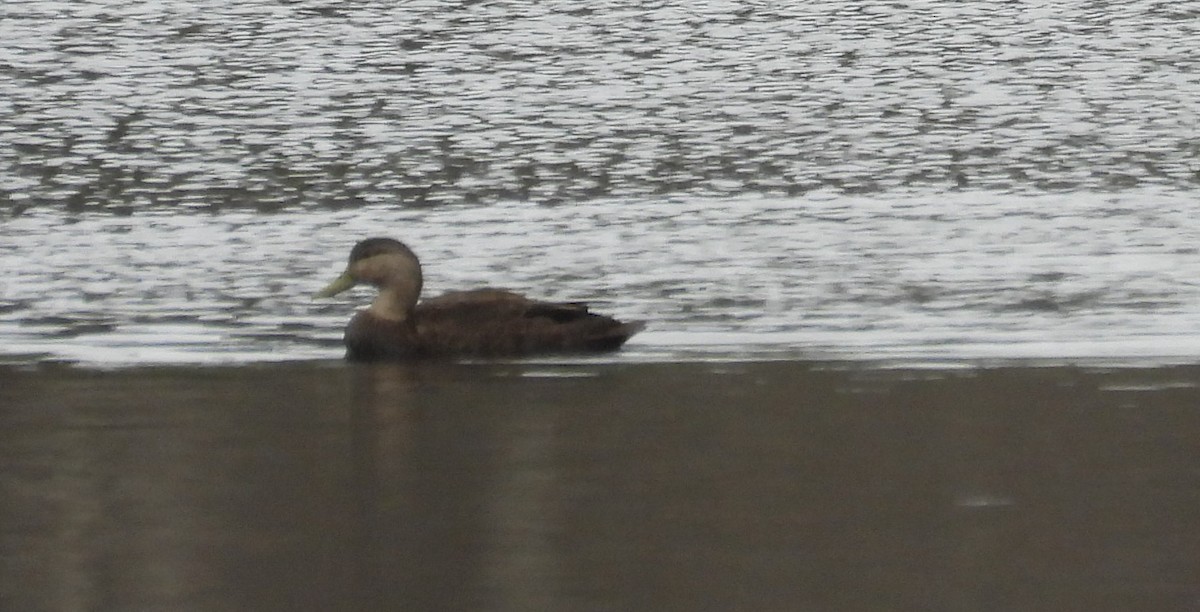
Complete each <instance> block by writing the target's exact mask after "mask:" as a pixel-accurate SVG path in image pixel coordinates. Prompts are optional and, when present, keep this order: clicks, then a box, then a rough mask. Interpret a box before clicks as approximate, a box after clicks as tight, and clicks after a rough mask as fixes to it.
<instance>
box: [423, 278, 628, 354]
mask: <svg viewBox="0 0 1200 612" xmlns="http://www.w3.org/2000/svg"><path fill="white" fill-rule="evenodd" d="M414 318H415V320H416V322H417V325H416V335H417V344H418V345H419V346H420V347H421V351H422V352H423V353H424V354H429V355H480V356H496V355H529V354H536V353H556V352H594V351H610V350H616V349H617V348H620V346H621V345H622V344H624V343H625V341H626V340H628V339H629V337H630V336H632V335H633V334H635V333H637V332H638V330H640V329H642V327H643V324H642V323H622V322H620V321H617V320H616V319H613V318H611V317H606V316H604V315H599V314H595V313H592V312H589V311H588V308H587V305H586V304H582V303H577V302H545V301H540V300H531V299H529V298H526V297H524V296H521V295H519V294H516V293H513V292H511V291H504V290H500V289H478V290H474V291H456V292H453V293H447V294H445V295H441V296H438V297H436V298H432V299H429V300H425V301H424V302H421V303H420V304H418V305H417V308H416V316H415V317H414Z"/></svg>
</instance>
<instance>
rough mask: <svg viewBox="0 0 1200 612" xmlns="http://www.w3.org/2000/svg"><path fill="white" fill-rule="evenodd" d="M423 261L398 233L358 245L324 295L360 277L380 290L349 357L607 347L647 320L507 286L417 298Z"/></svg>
mask: <svg viewBox="0 0 1200 612" xmlns="http://www.w3.org/2000/svg"><path fill="white" fill-rule="evenodd" d="M421 282H422V277H421V263H420V261H419V260H418V259H417V256H416V255H415V254H414V253H413V252H412V250H410V249H409V248H408V247H407V246H405V245H404V244H403V243H402V242H400V241H398V240H392V239H391V238H368V239H366V240H363V241H361V242H359V243H358V244H356V245H354V249H352V250H351V251H350V264H349V265H348V266H347V267H346V271H345V272H344V273H343V274H342V275H341V276H340V277H338V279H337V280H335V281H333V283H331V284H330V285H329V286H328V287H326V288H324V289H322V290H321V291H320V292H319V293H318V294H317V297H330V296H333V295H336V294H338V293H341V292H343V291H345V290H347V289H349V288H351V287H353V286H355V285H357V284H359V283H367V284H370V285H373V286H375V287H376V288H377V289H378V290H379V294H378V295H377V296H376V297H375V301H373V302H371V305H370V306H368V307H367V308H366V309H365V310H360V311H358V312H357V313H356V314H355V315H354V317H353V318H351V319H350V323H348V324H347V325H346V336H345V340H346V358H347V359H350V360H353V361H382V360H396V359H413V358H422V357H439V356H447V357H448V356H484V357H487V356H493V357H494V356H506V355H507V356H513V355H532V354H543V353H570V352H600V351H612V350H616V349H618V348H620V347H621V345H622V344H624V343H625V341H626V340H628V339H629V337H630V336H632V335H633V334H635V333H637V332H638V331H639V330H641V329H642V327H644V324H643V323H641V322H633V323H622V322H620V321H618V320H616V319H613V318H612V317H607V316H604V315H600V314H596V313H593V312H589V311H588V308H587V305H586V304H583V303H579V302H543V301H539V300H531V299H529V298H526V297H524V296H522V295H519V294H516V293H513V292H511V291H504V290H501V289H490V288H489V289H476V290H473V291H454V292H450V293H446V294H444V295H440V296H438V297H435V298H430V299H427V300H424V301H421V302H420V303H418V302H417V300H418V298H419V297H420V295H421Z"/></svg>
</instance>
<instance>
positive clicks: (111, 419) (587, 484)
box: [0, 361, 1200, 612]
mask: <svg viewBox="0 0 1200 612" xmlns="http://www.w3.org/2000/svg"><path fill="white" fill-rule="evenodd" d="M0 377H3V379H4V385H2V386H0V407H2V409H0V465H3V466H4V467H3V470H0V487H2V492H3V495H0V513H2V516H4V520H3V521H0V553H2V554H0V607H2V608H3V609H5V610H47V611H50V610H196V611H207V610H212V611H225V610H262V611H272V610H287V611H292V610H297V609H319V610H338V611H340V610H347V611H351V610H447V611H450V610H463V611H497V612H499V611H512V612H530V611H540V610H546V611H560V612H561V611H568V612H575V611H579V612H602V611H605V612H606V611H613V612H621V611H626V610H672V611H674V610H679V611H688V612H691V611H695V610H764V611H772V612H774V611H779V612H787V611H794V610H831V611H833V610H846V611H860V610H888V611H890V610H922V611H925V610H932V611H944V612H962V611H964V610H998V611H1014V612H1016V611H1038V612H1041V611H1045V612H1059V611H1062V610H1089V611H1105V612H1107V611H1113V612H1117V611H1121V612H1124V611H1129V610H1154V611H1157V612H1175V611H1179V612H1184V611H1190V610H1195V609H1196V607H1197V606H1198V605H1200V582H1198V581H1197V576H1200V503H1198V502H1200V493H1198V492H1200V472H1197V470H1196V466H1197V465H1200V448H1198V447H1197V445H1196V440H1197V439H1198V437H1200V412H1197V410H1196V406H1197V405H1200V401H1198V400H1197V396H1198V393H1197V386H1196V381H1197V380H1200V371H1197V368H1196V367H1195V366H1187V367H1171V368H1129V369H1121V370H1103V369H1096V370H1088V369H1080V368H1076V367H1041V368H1000V369H987V368H978V369H963V370H958V371H954V372H935V371H930V370H919V371H914V370H907V371H906V370H901V369H896V370H875V369H863V368H858V367H854V366H850V367H847V365H846V364H844V363H843V364H836V363H819V362H808V363H797V362H784V361H778V362H771V363H758V364H748V363H716V364H704V363H686V364H678V363H662V364H592V365H586V366H581V365H569V366H564V365H545V364H543V365H538V366H531V365H529V364H517V365H514V364H506V365H495V364H490V365H459V366H453V365H451V366H447V365H444V364H432V365H426V366H423V367H418V368H404V367H389V366H378V367H351V366H346V365H343V364H341V363H340V362H327V363H316V364H314V363H302V364H277V365H261V364H260V365H253V366H244V365H238V366H234V367H202V368H194V367H183V368H179V367H176V368H129V369H125V368H118V369H116V370H115V371H112V372H107V371H97V370H95V369H91V368H64V367H61V366H41V367H21V368H10V367H5V366H0ZM698 381H702V384H698Z"/></svg>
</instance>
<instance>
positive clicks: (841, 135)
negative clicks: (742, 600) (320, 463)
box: [0, 0, 1200, 363]
mask: <svg viewBox="0 0 1200 612" xmlns="http://www.w3.org/2000/svg"><path fill="white" fill-rule="evenodd" d="M793 4H794V3H760V4H752V5H744V4H742V3H720V2H718V3H701V4H694V3H669V2H668V3H650V4H646V3H641V2H638V3H633V2H630V3H623V2H606V3H601V4H598V5H597V4H593V5H589V6H588V7H580V6H579V5H578V3H574V2H537V3H497V2H479V3H457V2H437V1H430V2H421V3H403V4H402V5H400V6H395V5H393V4H392V3H384V2H363V1H360V2H341V3H337V4H336V5H331V4H328V3H317V2H290V3H276V2H254V1H249V2H246V1H241V2H228V1H227V0H209V1H207V2H186V3H185V2H173V1H160V2H153V3H150V2H128V3H124V4H122V3H118V2H107V3H83V2H46V1H43V0H38V1H36V2H21V1H8V2H5V3H4V5H3V8H0V17H2V19H0V41H3V42H2V43H0V145H2V146H0V206H2V207H4V209H5V210H6V211H7V214H6V215H5V217H4V219H3V221H0V269H3V270H4V275H3V277H0V347H2V348H0V353H2V354H3V356H2V358H3V359H4V360H6V361H10V362H11V361H17V362H21V361H29V360H39V359H67V360H80V361H86V362H99V363H161V362H205V361H232V362H252V361H258V360H262V359H293V358H298V359H306V358H311V357H333V356H336V355H337V354H338V352H339V351H338V348H337V340H336V339H337V335H338V333H339V331H338V328H339V327H340V325H341V323H342V321H343V320H344V319H346V318H347V317H348V316H349V314H350V311H351V310H352V304H353V303H355V302H361V301H363V300H365V299H366V296H365V295H363V294H357V295H354V296H350V297H348V298H347V299H346V300H345V301H340V302H332V303H321V304H317V303H313V302H311V301H310V300H309V299H308V296H309V295H310V294H311V292H312V291H313V289H314V288H317V287H319V286H320V285H321V284H322V283H323V282H324V281H326V280H327V279H328V278H330V277H331V275H333V274H335V273H336V272H337V269H338V268H339V267H340V265H341V263H342V261H343V259H344V257H345V254H346V251H347V249H348V248H349V246H350V245H351V244H352V243H353V242H354V241H355V240H356V239H358V238H361V237H363V236H365V235H368V234H372V235H374V234H383V235H391V236H395V237H399V238H402V239H405V240H407V241H409V242H410V243H411V244H412V246H413V247H414V248H415V249H416V250H417V252H418V253H420V254H421V255H422V256H423V257H424V260H425V261H426V263H427V264H428V266H429V270H428V274H427V276H428V278H429V281H430V289H431V290H433V291H436V290H441V289H449V288H461V287H464V286H468V285H476V284H494V285H505V286H509V287H511V288H514V289H518V290H521V291H526V292H529V293H533V294H537V295H541V296H545V297H551V298H564V299H571V300H590V301H594V302H596V303H597V305H598V306H600V307H602V308H603V309H604V310H607V311H610V312H613V313H614V314H617V315H619V316H622V317H629V318H641V319H646V320H648V321H650V327H649V329H648V331H647V332H646V333H645V334H643V335H641V336H639V337H638V338H637V339H636V340H635V342H634V343H633V344H632V345H631V347H630V351H629V354H630V355H631V356H630V357H629V358H631V359H635V360H660V359H676V358H680V357H695V356H697V355H699V356H712V357H715V358H717V359H723V358H731V357H736V356H745V355H754V356H761V355H769V356H785V357H795V356H801V357H812V356H818V357H819V356H830V355H832V356H836V357H850V358H856V359H891V358H900V359H935V360H936V359H941V358H949V359H959V358H977V357H1001V358H1004V357H1049V358H1063V357H1066V358H1075V357H1100V358H1113V357H1116V358H1121V359H1134V360H1138V359H1172V360H1179V359H1182V360H1194V359H1196V358H1197V357H1198V356H1200V336H1198V335H1197V332H1196V330H1200V325H1197V323H1198V320H1197V319H1198V318H1200V308H1198V307H1197V306H1196V304H1198V303H1200V300H1197V297H1200V296H1198V295H1197V293H1198V291H1200V289H1198V287H1197V283H1196V281H1195V279H1197V278H1200V274H1198V272H1200V270H1198V268H1200V251H1198V250H1197V246H1196V245H1197V244H1200V241H1198V240H1197V238H1198V236H1197V229H1196V225H1195V223H1194V221H1193V220H1194V219H1196V218H1200V210H1197V208H1198V207H1200V198H1198V197H1197V193H1198V190H1197V187H1198V186H1200V159H1198V157H1200V156H1198V152H1200V141H1197V138H1196V134H1197V126H1198V124H1200V121H1198V119H1200V50H1198V49H1197V48H1196V44H1194V43H1192V42H1190V41H1194V40H1200V36H1198V35H1197V34H1198V33H1197V31H1196V29H1197V25H1196V24H1197V23H1198V21H1197V19H1196V17H1197V16H1198V15H1197V14H1196V10H1195V9H1194V8H1192V7H1190V5H1188V4H1186V3H1184V4H1178V5H1173V4H1169V3H1159V2H1122V3H1097V2H1088V3H1053V4H1050V3H1047V4H1037V3H1033V4H1031V3H1005V4H1001V5H997V4H995V3H992V2H955V3H951V2H945V3H921V4H918V5H913V6H904V5H902V4H896V3H884V2H875V3H872V2H867V3H852V4H847V3H844V2H826V3H821V2H812V3H802V4H801V5H796V6H793Z"/></svg>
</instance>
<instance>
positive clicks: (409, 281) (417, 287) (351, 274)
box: [317, 238, 422, 320]
mask: <svg viewBox="0 0 1200 612" xmlns="http://www.w3.org/2000/svg"><path fill="white" fill-rule="evenodd" d="M362 283H365V284H368V285H372V286H374V287H376V288H378V289H379V295H378V296H377V297H376V298H375V301H374V302H372V303H371V306H370V308H368V310H369V311H370V312H371V313H372V314H374V315H376V316H379V317H381V318H385V319H393V320H404V319H407V318H408V315H409V313H410V312H412V309H413V307H414V306H416V305H417V299H418V298H419V297H420V295H421V284H422V278H421V262H420V261H419V260H418V259H417V256H416V254H414V253H413V252H412V250H411V249H409V248H408V247H407V246H405V245H404V243H402V242H400V241H398V240H392V239H391V238H368V239H366V240H363V241H361V242H359V243H358V244H356V245H354V248H353V249H352V250H351V251H350V263H349V265H347V266H346V271H345V272H343V273H342V275H341V276H339V277H338V279H337V280H335V281H333V282H332V283H330V284H329V286H328V287H325V288H324V289H322V290H321V291H320V292H318V293H317V297H330V296H333V295H337V294H339V293H341V292H343V291H345V290H347V289H350V288H351V287H353V286H355V285H358V284H362Z"/></svg>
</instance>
